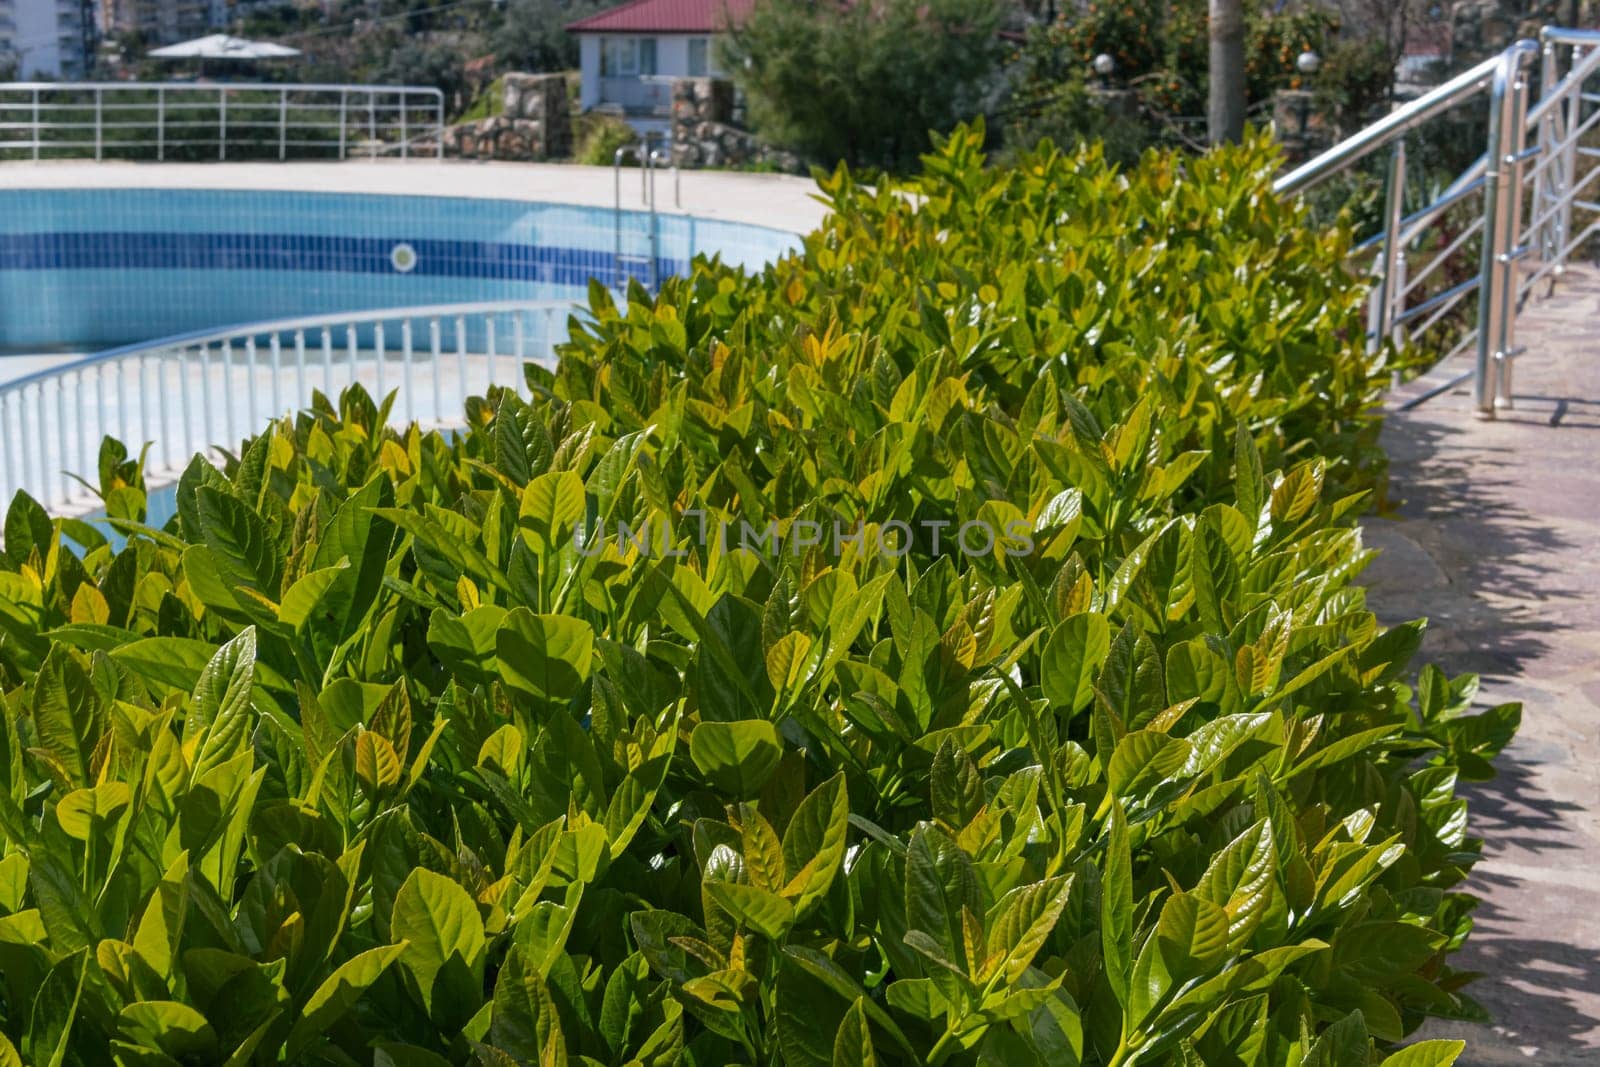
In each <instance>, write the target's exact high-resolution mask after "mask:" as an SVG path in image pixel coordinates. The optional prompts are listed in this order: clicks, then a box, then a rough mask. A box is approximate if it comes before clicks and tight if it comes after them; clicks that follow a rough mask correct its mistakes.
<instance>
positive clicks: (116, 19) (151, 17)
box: [24, 0, 228, 46]
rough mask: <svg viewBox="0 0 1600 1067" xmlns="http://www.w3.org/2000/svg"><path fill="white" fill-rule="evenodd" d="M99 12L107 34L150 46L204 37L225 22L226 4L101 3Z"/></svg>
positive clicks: (215, 0)
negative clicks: (137, 39)
mask: <svg viewBox="0 0 1600 1067" xmlns="http://www.w3.org/2000/svg"><path fill="white" fill-rule="evenodd" d="M24 2H26V0H24ZM100 11H101V14H100V22H101V25H102V26H104V27H105V31H106V32H107V33H138V34H139V35H141V36H142V37H143V38H144V40H145V43H146V44H148V45H151V46H156V45H164V44H173V43H175V42H177V41H186V40H188V39H189V38H191V37H203V36H205V35H206V34H208V33H212V32H215V31H216V30H219V29H221V28H223V27H224V26H225V25H227V21H228V5H227V3H226V2H225V0H102V6H101V9H100Z"/></svg>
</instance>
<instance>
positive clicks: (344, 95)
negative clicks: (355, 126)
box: [339, 89, 350, 160]
mask: <svg viewBox="0 0 1600 1067" xmlns="http://www.w3.org/2000/svg"><path fill="white" fill-rule="evenodd" d="M349 110H350V91H349V90H348V89H340V90H339V158H340V159H341V160H343V159H347V158H349V156H348V153H347V152H346V150H345V120H346V119H347V117H348V114H349Z"/></svg>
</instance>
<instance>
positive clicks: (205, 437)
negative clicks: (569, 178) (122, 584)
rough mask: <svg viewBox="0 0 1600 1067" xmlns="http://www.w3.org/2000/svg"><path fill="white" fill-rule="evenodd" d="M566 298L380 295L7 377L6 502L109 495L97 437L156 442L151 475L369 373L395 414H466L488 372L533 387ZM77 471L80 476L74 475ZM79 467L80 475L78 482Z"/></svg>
mask: <svg viewBox="0 0 1600 1067" xmlns="http://www.w3.org/2000/svg"><path fill="white" fill-rule="evenodd" d="M576 311H577V308H576V307H575V305H574V304H572V303H571V302H570V301H566V300H527V301H500V302H487V303H471V304H441V305H430V306H427V307H406V308H384V309H379V310H374V311H361V312H342V313H339V314H333V315H319V316H311V317H306V318H294V319H280V320H274V321H269V322H255V323H248V324H245V325H240V326H231V327H227V328H223V329H214V330H204V331H196V332H193V333H186V334H179V335H177V336H173V337H166V338H162V339H160V340H157V341H152V342H147V343H141V344H135V345H126V346H124V347H121V348H114V349H110V350H108V351H105V352H100V353H97V354H95V355H92V356H87V357H85V358H83V359H79V360H74V361H72V362H69V363H64V364H60V365H58V366H55V367H51V368H49V369H48V370H43V371H39V372H38V373H35V374H30V375H28V376H26V377H23V378H18V379H16V380H14V381H10V382H6V383H4V384H0V511H3V510H4V508H5V506H6V505H8V504H9V503H10V501H11V499H12V497H13V496H14V495H15V494H16V492H17V490H19V489H21V490H25V491H26V492H27V493H28V494H29V495H30V496H32V497H33V498H34V499H36V500H38V501H39V502H40V503H41V504H42V505H44V507H45V509H46V510H48V511H50V512H51V513H52V514H76V513H82V512H87V511H92V510H95V509H97V508H98V507H99V506H100V499H99V497H98V495H97V493H96V492H95V491H94V490H91V489H90V488H89V487H88V485H86V484H84V482H87V483H89V484H94V483H95V482H96V481H97V480H98V479H97V475H96V472H97V470H98V465H99V454H100V445H101V441H102V440H103V439H104V438H107V437H111V438H115V439H117V440H119V441H121V442H123V443H124V444H125V445H126V446H127V447H128V450H129V452H130V454H134V455H137V454H138V452H139V450H140V448H141V447H145V448H148V450H149V451H148V455H147V461H146V469H145V477H146V482H147V484H149V485H151V486H152V487H154V486H156V485H159V484H162V483H164V482H166V481H171V480H173V479H175V478H176V477H177V475H178V474H179V473H180V472H181V471H182V469H183V468H184V466H186V465H187V464H188V462H189V459H190V457H192V456H193V455H195V454H196V453H208V452H211V451H212V450H213V449H216V448H225V449H228V450H230V451H232V450H235V449H237V448H238V445H239V443H240V441H241V440H243V439H244V438H245V437H247V436H249V435H252V434H255V433H258V432H259V431H260V430H261V429H262V428H263V427H264V426H266V424H267V423H268V422H269V421H270V420H272V419H274V418H278V417H281V416H283V415H286V414H288V413H290V412H293V411H298V410H302V409H304V408H306V407H308V406H309V405H310V403H311V401H312V397H313V393H314V392H317V391H320V392H321V393H322V394H323V395H325V396H328V397H330V398H334V397H337V395H338V393H339V392H340V391H342V390H343V389H344V388H345V387H346V386H349V385H351V384H352V383H356V382H359V383H360V384H361V385H362V386H363V387H365V388H366V389H367V391H368V392H369V393H371V394H372V395H373V397H374V398H377V399H380V400H381V398H382V397H384V396H385V395H387V394H388V393H390V392H394V393H395V402H394V407H393V408H392V410H391V419H392V420H393V421H394V422H396V423H409V422H420V423H422V424H423V425H436V426H447V425H455V424H459V423H460V421H461V419H462V417H463V412H464V405H465V402H466V399H467V398H468V397H470V396H474V395H478V396H481V395H483V394H484V393H485V392H486V391H487V390H488V387H489V386H491V385H503V386H512V387H517V388H521V389H523V391H526V388H525V385H524V379H523V364H524V363H530V362H531V363H540V364H543V365H546V366H551V367H553V366H554V365H555V346H556V345H558V344H560V343H561V342H562V341H564V340H566V337H567V327H568V318H569V316H570V315H572V314H574V313H575V312H576ZM74 475H76V476H77V477H74ZM78 478H82V479H83V480H84V481H83V482H80V481H79V480H78Z"/></svg>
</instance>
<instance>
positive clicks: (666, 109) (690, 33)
mask: <svg viewBox="0 0 1600 1067" xmlns="http://www.w3.org/2000/svg"><path fill="white" fill-rule="evenodd" d="M754 2H755V0H628V2H627V3H625V4H621V5H619V6H617V7H613V8H609V9H607V10H605V11H602V12H600V13H599V14H596V15H590V16H589V17H588V18H585V19H579V20H578V21H577V22H574V23H571V24H569V25H568V26H567V32H568V33H571V34H574V35H576V36H577V38H578V53H579V57H580V65H581V68H582V73H583V87H582V89H581V91H580V95H579V102H580V103H581V104H582V106H583V108H584V110H585V111H588V110H592V109H596V108H599V109H603V110H608V111H615V112H616V113H618V114H620V115H622V116H623V117H624V118H626V119H627V120H628V122H629V123H630V124H632V125H633V127H634V128H635V129H637V130H639V131H640V132H641V133H648V132H652V131H658V130H665V129H666V128H667V125H668V119H669V116H670V114H671V108H672V82H673V80H674V79H676V78H686V77H707V76H712V77H714V76H717V75H720V74H722V73H723V72H722V71H721V70H719V69H718V68H717V56H716V48H715V46H714V44H713V41H714V39H715V37H716V35H717V34H718V33H721V32H722V31H724V30H726V29H727V28H728V27H729V26H731V25H733V24H735V23H736V22H737V21H738V20H739V19H740V18H742V17H744V15H745V14H747V13H748V12H749V10H750V8H751V6H752V5H753V4H754Z"/></svg>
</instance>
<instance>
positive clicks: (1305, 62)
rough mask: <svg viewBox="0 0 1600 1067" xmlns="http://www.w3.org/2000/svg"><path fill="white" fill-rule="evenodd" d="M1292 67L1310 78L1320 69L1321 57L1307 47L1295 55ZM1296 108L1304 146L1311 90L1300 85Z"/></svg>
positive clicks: (1303, 145)
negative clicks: (1297, 107) (1298, 101)
mask: <svg viewBox="0 0 1600 1067" xmlns="http://www.w3.org/2000/svg"><path fill="white" fill-rule="evenodd" d="M1294 67H1295V69H1296V70H1298V71H1299V72H1300V73H1301V74H1303V75H1304V76H1305V77H1306V78H1307V79H1310V78H1311V77H1312V75H1314V74H1316V73H1317V71H1319V70H1321V69H1322V57H1321V56H1319V55H1317V54H1316V53H1315V52H1313V51H1312V50H1311V49H1309V48H1308V49H1306V50H1305V51H1304V52H1301V53H1300V54H1299V55H1298V56H1295V58H1294ZM1298 110H1299V119H1300V143H1301V146H1302V147H1305V146H1306V126H1307V124H1308V123H1309V122H1310V119H1311V92H1310V90H1308V89H1305V88H1304V87H1302V88H1301V91H1300V103H1299V109H1298ZM1308 154H1309V153H1308Z"/></svg>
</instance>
